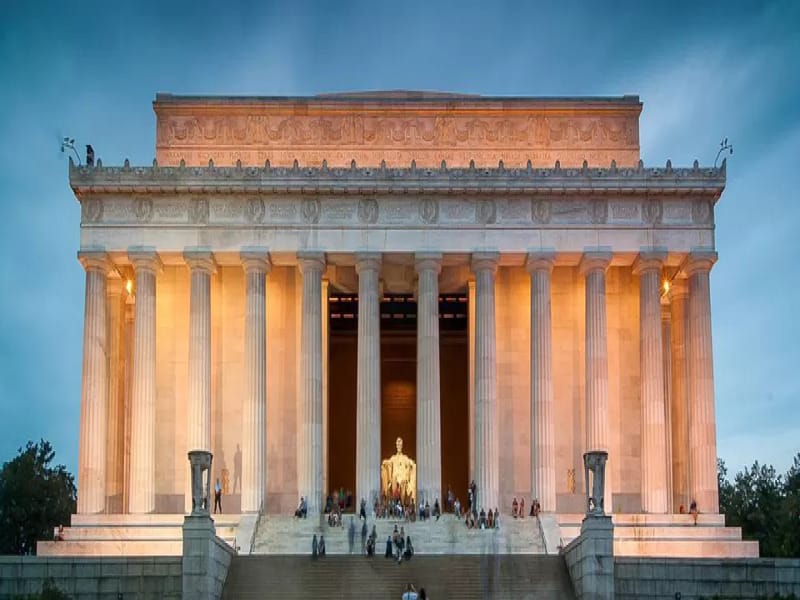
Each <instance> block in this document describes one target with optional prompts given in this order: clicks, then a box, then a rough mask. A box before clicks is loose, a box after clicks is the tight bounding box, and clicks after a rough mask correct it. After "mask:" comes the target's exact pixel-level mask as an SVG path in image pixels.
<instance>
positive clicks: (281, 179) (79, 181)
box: [69, 161, 726, 220]
mask: <svg viewBox="0 0 800 600" xmlns="http://www.w3.org/2000/svg"><path fill="white" fill-rule="evenodd" d="M69 179H70V186H71V187H72V189H73V191H74V192H75V195H76V196H78V197H79V198H80V197H82V196H84V195H91V194H97V193H112V194H120V193H123V194H124V193H135V194H174V193H191V194H203V195H205V194H241V193H247V194H252V193H257V194H305V195H316V194H337V193H339V194H356V195H375V194H387V193H405V194H482V195H497V194H531V193H557V194H563V193H576V194H592V195H596V196H600V195H608V194H620V193H622V194H626V193H629V194H636V193H638V194H647V195H657V194H694V195H706V196H711V197H713V199H714V200H716V199H718V198H719V196H720V194H721V193H722V191H723V190H724V188H725V179H726V166H725V162H724V161H723V163H722V166H721V167H718V168H714V167H710V168H709V167H703V168H701V167H700V166H699V165H698V163H697V162H696V161H695V164H694V166H692V167H689V168H673V167H672V165H671V164H670V163H669V162H667V166H666V167H665V168H644V166H643V165H642V163H641V161H640V162H639V165H638V167H631V168H617V166H616V164H615V163H614V162H612V163H611V166H610V167H609V168H590V167H588V166H587V165H586V163H585V162H584V166H583V167H582V168H561V166H560V165H559V164H558V162H556V165H555V167H553V168H534V167H532V166H531V163H530V161H528V167H527V168H513V169H511V168H505V167H504V166H503V162H502V161H500V163H499V164H498V167H497V168H491V169H490V168H478V167H475V166H472V165H471V166H470V167H467V168H448V167H447V165H446V164H445V163H444V161H442V164H441V166H440V168H438V169H437V168H417V167H416V165H415V164H414V163H413V161H412V163H411V166H410V167H409V168H387V167H386V166H385V163H382V164H381V165H380V166H377V167H358V166H357V165H356V163H355V161H353V162H352V164H351V167H350V168H328V167H327V165H326V163H325V162H324V161H323V163H322V166H321V167H300V166H299V165H298V163H297V161H295V163H294V166H292V167H270V165H269V162H267V163H266V164H265V165H264V166H263V167H243V166H241V165H238V166H235V167H216V166H214V164H213V162H209V165H208V166H207V167H187V166H178V167H160V166H158V165H157V164H156V163H155V162H154V164H153V166H152V167H132V166H130V164H129V163H128V161H125V164H124V165H123V166H121V167H104V166H103V165H102V162H101V161H98V163H97V165H96V166H93V167H88V166H83V165H81V166H76V165H74V164H73V163H72V162H70V170H69ZM201 208H202V207H201ZM145 209H146V207H143V209H142V210H145ZM84 210H85V211H86V213H87V214H85V215H84V217H85V219H87V220H93V219H96V218H99V216H100V215H101V214H102V212H101V211H100V210H99V208H98V207H95V206H90V205H86V207H85V209H84Z"/></svg>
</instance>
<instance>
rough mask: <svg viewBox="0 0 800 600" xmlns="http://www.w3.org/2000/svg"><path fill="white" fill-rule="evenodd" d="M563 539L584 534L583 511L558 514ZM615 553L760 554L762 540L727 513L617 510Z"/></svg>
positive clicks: (676, 555)
mask: <svg viewBox="0 0 800 600" xmlns="http://www.w3.org/2000/svg"><path fill="white" fill-rule="evenodd" d="M556 518H557V519H558V524H559V526H560V528H561V543H562V544H563V545H564V546H566V545H567V544H568V543H569V542H571V541H572V540H573V539H575V538H576V537H578V536H579V535H580V530H581V522H582V521H583V515H581V514H559V515H556ZM612 519H613V521H614V556H638V557H653V558H655V557H659V558H757V557H758V542H753V541H745V540H742V530H741V529H740V528H739V527H726V526H725V515H718V514H700V515H697V523H696V524H695V520H694V516H693V515H689V514H677V515H676V514H666V515H657V514H614V515H612Z"/></svg>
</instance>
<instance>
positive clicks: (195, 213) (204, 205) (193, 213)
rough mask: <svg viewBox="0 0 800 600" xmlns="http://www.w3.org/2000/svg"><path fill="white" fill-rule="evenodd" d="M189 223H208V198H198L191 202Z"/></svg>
mask: <svg viewBox="0 0 800 600" xmlns="http://www.w3.org/2000/svg"><path fill="white" fill-rule="evenodd" d="M189 222H190V223H195V224H198V225H201V224H202V225H204V224H206V223H208V199H207V198H198V199H196V200H192V201H191V202H189Z"/></svg>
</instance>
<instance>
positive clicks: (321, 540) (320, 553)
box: [318, 535, 325, 557]
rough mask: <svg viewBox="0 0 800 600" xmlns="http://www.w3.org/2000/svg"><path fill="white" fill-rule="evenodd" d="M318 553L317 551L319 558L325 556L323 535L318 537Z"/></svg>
mask: <svg viewBox="0 0 800 600" xmlns="http://www.w3.org/2000/svg"><path fill="white" fill-rule="evenodd" d="M318 551H319V555H320V557H323V556H325V536H324V535H320V536H319V549H318Z"/></svg>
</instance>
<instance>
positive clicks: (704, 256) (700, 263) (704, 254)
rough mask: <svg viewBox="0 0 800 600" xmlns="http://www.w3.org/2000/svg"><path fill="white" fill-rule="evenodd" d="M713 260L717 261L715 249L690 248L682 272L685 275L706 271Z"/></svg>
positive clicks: (709, 268) (689, 275)
mask: <svg viewBox="0 0 800 600" xmlns="http://www.w3.org/2000/svg"><path fill="white" fill-rule="evenodd" d="M715 262H717V253H716V251H715V250H706V249H700V250H692V251H691V252H690V253H689V256H687V257H686V265H685V266H684V267H683V272H684V273H686V276H687V277H691V276H692V275H694V274H695V273H699V272H706V273H708V272H710V271H711V267H713V266H714V263H715Z"/></svg>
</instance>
